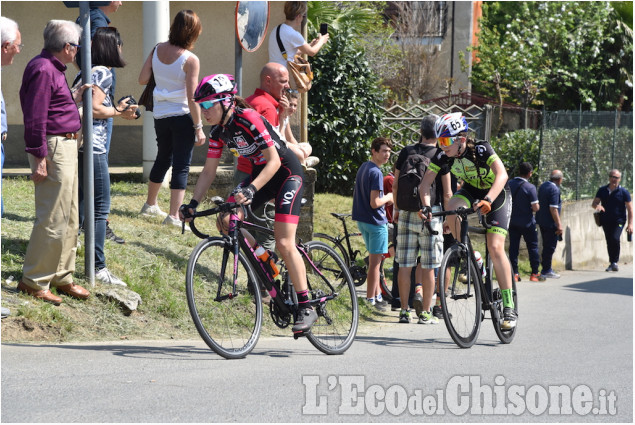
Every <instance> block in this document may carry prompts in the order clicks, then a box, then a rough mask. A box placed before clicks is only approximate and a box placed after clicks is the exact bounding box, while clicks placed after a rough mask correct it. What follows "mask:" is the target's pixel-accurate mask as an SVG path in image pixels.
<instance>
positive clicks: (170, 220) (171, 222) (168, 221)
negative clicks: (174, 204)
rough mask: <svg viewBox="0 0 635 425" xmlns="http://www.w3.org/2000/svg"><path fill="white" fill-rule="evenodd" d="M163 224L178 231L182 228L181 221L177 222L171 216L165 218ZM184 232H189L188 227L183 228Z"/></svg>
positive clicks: (177, 220) (176, 219)
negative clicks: (176, 228)
mask: <svg viewBox="0 0 635 425" xmlns="http://www.w3.org/2000/svg"><path fill="white" fill-rule="evenodd" d="M163 224H167V225H172V226H175V227H178V228H179V229H180V228H181V227H182V226H183V222H182V221H181V220H179V219H178V218H174V217H172V216H171V215H168V216H166V217H165V220H163ZM185 230H187V231H189V230H190V227H189V226H185Z"/></svg>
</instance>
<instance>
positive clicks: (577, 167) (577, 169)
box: [575, 103, 582, 201]
mask: <svg viewBox="0 0 635 425" xmlns="http://www.w3.org/2000/svg"><path fill="white" fill-rule="evenodd" d="M581 127H582V104H581V103H580V113H579V114H578V138H577V141H576V152H575V199H576V201H578V200H580V130H581Z"/></svg>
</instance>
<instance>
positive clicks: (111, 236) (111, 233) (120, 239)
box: [106, 220, 126, 244]
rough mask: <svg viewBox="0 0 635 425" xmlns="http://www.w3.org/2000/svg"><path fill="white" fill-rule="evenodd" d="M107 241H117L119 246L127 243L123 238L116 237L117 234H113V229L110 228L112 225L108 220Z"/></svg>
mask: <svg viewBox="0 0 635 425" xmlns="http://www.w3.org/2000/svg"><path fill="white" fill-rule="evenodd" d="M106 239H110V240H111V241H115V242H117V243H119V244H124V243H126V241H125V240H123V238H120V237H119V236H117V235H115V232H113V231H112V229H111V228H110V223H109V222H108V220H106Z"/></svg>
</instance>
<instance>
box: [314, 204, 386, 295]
mask: <svg viewBox="0 0 635 425" xmlns="http://www.w3.org/2000/svg"><path fill="white" fill-rule="evenodd" d="M331 215H332V216H333V217H335V218H336V219H338V220H340V221H341V222H342V227H343V228H344V234H343V235H339V236H337V237H333V236H330V235H327V234H325V233H314V234H313V238H315V239H318V240H320V239H321V240H324V241H327V242H326V243H327V244H330V245H332V246H333V247H334V248H335V250H336V251H337V253H338V254H340V256H341V257H342V258H343V259H344V262H345V263H346V264H347V265H348V270H349V271H350V273H351V276H352V277H353V281H354V282H355V286H361V285H363V284H364V282H366V277H367V276H368V253H366V255H365V256H364V255H363V254H362V252H361V251H359V250H353V247H352V245H351V238H353V237H359V236H361V235H362V234H361V233H360V232H349V231H348V227H347V226H346V219H347V218H349V217H351V216H352V214H339V213H334V212H332V213H331ZM344 242H345V243H346V247H345V246H344ZM379 287H380V288H381V292H382V295H383V297H384V298H385V299H386V301H392V293H391V292H390V288H388V286H387V285H386V277H385V276H384V261H383V260H382V262H381V266H380V267H379Z"/></svg>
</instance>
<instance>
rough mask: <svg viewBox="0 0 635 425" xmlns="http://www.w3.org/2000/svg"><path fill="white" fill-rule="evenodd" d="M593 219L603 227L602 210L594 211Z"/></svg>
mask: <svg viewBox="0 0 635 425" xmlns="http://www.w3.org/2000/svg"><path fill="white" fill-rule="evenodd" d="M593 219H594V220H595V224H597V226H598V227H602V211H595V212H594V213H593Z"/></svg>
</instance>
